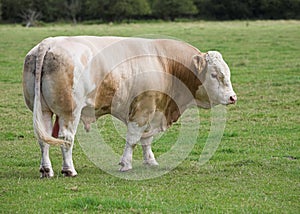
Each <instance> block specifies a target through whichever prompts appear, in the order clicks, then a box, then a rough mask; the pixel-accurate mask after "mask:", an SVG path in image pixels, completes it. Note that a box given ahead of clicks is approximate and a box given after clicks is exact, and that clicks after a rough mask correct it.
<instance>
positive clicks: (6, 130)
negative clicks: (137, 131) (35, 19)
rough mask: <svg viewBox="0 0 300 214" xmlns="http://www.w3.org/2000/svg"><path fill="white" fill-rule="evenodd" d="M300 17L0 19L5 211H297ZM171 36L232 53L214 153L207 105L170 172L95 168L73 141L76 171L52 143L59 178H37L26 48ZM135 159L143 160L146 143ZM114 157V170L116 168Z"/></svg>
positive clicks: (0, 178) (0, 173) (0, 164)
mask: <svg viewBox="0 0 300 214" xmlns="http://www.w3.org/2000/svg"><path fill="white" fill-rule="evenodd" d="M299 25H300V22H299V21H251V22H244V21H234V22H184V23H151V24H147V23H144V24H143V23H138V24H121V25H86V26H85V25H77V26H75V27H74V26H71V25H49V26H46V27H40V28H30V29H26V28H23V27H20V26H17V25H3V26H0V34H1V36H0V91H1V93H0V97H1V102H0V112H1V114H0V121H1V126H0V146H1V149H0V198H1V199H0V210H1V211H2V212H12V213H16V212H29V213H32V212H41V213H53V212H63V213H82V212H101V213H105V212H106V213H119V212H122V213H128V212H129V213H139V212H140V213H199V212H205V213H206V212H211V213H216V212H219V213H223V212H225V213H227V212H228V213H232V212H234V213H298V212H299V210H300V205H299V199H300V182H299V178H300V164H299V159H300V145H299V142H300V135H299V133H300V114H299V112H300V101H299V99H300V90H299V85H300V73H299V72H300V61H299V57H300V37H299V35H300V28H299ZM153 34H154V36H156V37H157V35H159V36H164V37H168V36H169V37H174V38H177V39H180V40H183V41H186V42H189V43H191V44H192V45H194V46H196V47H197V48H199V49H200V50H202V51H203V52H206V51H208V50H218V51H220V52H221V53H222V54H223V57H224V59H225V60H226V61H227V62H228V65H229V67H230V68H231V73H232V78H231V79H232V83H233V87H234V89H235V91H236V93H237V95H238V103H237V105H235V106H230V107H228V109H227V123H226V129H225V131H224V135H223V138H222V142H221V144H220V145H219V147H218V150H217V151H216V153H215V154H214V156H213V157H212V159H211V160H210V161H209V162H208V163H207V164H205V165H203V166H200V165H199V164H198V159H199V157H200V154H201V152H202V149H203V147H204V145H205V143H206V138H207V136H208V133H209V129H210V111H208V110H200V120H201V128H200V130H199V136H198V140H197V143H196V144H195V146H194V148H193V150H192V151H191V152H190V154H189V156H188V157H187V158H186V160H185V161H184V162H183V163H182V164H180V165H179V166H178V167H177V168H175V169H174V170H172V171H171V172H170V173H168V174H166V175H164V176H162V177H159V178H155V179H151V180H143V181H127V180H123V179H120V178H116V177H114V176H112V175H110V174H107V173H105V172H103V171H101V170H100V169H99V168H97V167H96V166H95V165H93V163H91V162H90V161H89V159H88V157H87V156H86V155H85V154H84V153H83V151H82V149H81V147H80V146H79V143H78V142H77V141H76V142H75V148H74V162H75V166H76V169H77V171H78V177H76V178H73V179H69V178H63V177H62V176H61V175H60V167H61V154H60V148H57V147H53V148H52V149H51V158H52V164H53V168H54V171H55V177H54V178H53V179H50V180H48V179H45V180H40V179H39V172H38V167H39V161H40V152H39V146H38V144H37V142H36V140H35V138H34V134H33V128H32V114H31V112H30V111H29V110H28V109H27V108H26V107H25V104H24V101H23V95H22V85H21V79H22V64H23V59H24V56H25V55H26V53H27V52H28V51H29V50H30V49H31V48H32V47H33V46H34V45H36V44H37V43H38V42H40V41H41V40H42V39H43V38H46V37H49V36H57V35H97V36H101V35H116V36H141V35H144V36H145V35H147V37H149V35H153ZM105 119H107V118H103V119H101V120H100V121H99V122H98V124H99V125H101V124H105V129H104V131H103V136H105V137H106V138H107V139H108V140H110V145H112V147H113V149H114V150H115V151H116V152H117V153H119V154H121V153H122V151H123V146H124V142H125V141H124V139H123V138H122V137H120V136H119V135H118V134H117V132H116V131H115V129H114V128H113V124H112V123H111V122H109V121H105ZM178 127H179V125H177V126H176V125H175V126H174V127H172V129H171V130H170V131H169V132H168V133H167V134H166V135H164V136H162V137H161V138H159V139H158V141H157V142H155V144H154V146H153V147H154V152H155V153H156V154H157V155H158V156H159V155H160V154H163V153H164V152H165V151H168V149H169V148H170V147H171V146H172V141H173V140H174V139H176V136H177V132H176V130H177V128H178ZM134 155H135V158H136V159H142V151H141V148H137V150H136V151H135V154H134ZM117 164H118V163H117V162H116V163H115V169H116V170H117V169H118V165H117Z"/></svg>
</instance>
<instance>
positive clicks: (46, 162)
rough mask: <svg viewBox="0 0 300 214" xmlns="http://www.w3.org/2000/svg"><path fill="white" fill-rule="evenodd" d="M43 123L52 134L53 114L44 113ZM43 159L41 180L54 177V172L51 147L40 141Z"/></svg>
mask: <svg viewBox="0 0 300 214" xmlns="http://www.w3.org/2000/svg"><path fill="white" fill-rule="evenodd" d="M43 121H44V123H45V127H46V130H47V132H48V133H49V134H51V133H52V113H51V112H44V113H43ZM39 144H40V148H41V153H42V159H41V165H40V173H41V178H50V177H53V176H54V172H53V169H52V165H51V161H50V157H49V147H50V145H49V144H47V143H44V142H41V141H39Z"/></svg>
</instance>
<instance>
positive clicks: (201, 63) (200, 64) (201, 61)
mask: <svg viewBox="0 0 300 214" xmlns="http://www.w3.org/2000/svg"><path fill="white" fill-rule="evenodd" d="M204 57H205V56H201V55H194V56H193V64H194V66H195V68H196V69H197V71H198V72H201V71H202V70H203V69H204V67H205V65H206V61H205V58H204Z"/></svg>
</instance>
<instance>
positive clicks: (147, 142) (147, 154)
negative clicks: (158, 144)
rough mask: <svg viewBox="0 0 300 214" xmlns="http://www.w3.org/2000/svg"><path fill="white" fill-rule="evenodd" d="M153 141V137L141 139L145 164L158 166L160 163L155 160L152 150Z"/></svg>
mask: <svg viewBox="0 0 300 214" xmlns="http://www.w3.org/2000/svg"><path fill="white" fill-rule="evenodd" d="M152 141H153V136H151V137H148V138H141V144H142V148H143V156H144V164H147V165H149V166H157V165H158V163H157V161H156V160H155V157H154V154H153V152H152V149H151V143H152Z"/></svg>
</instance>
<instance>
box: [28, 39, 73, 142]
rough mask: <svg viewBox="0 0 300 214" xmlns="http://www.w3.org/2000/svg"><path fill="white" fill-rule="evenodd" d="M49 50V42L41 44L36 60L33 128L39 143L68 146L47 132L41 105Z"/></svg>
mask: <svg viewBox="0 0 300 214" xmlns="http://www.w3.org/2000/svg"><path fill="white" fill-rule="evenodd" d="M48 50H49V44H48V42H47V40H44V41H42V42H41V43H40V45H39V47H38V54H37V60H36V70H35V89H34V90H35V96H34V107H33V127H34V133H35V135H36V137H37V139H38V140H39V141H42V142H44V143H47V144H50V145H67V144H69V142H67V141H64V140H62V139H58V138H54V137H52V136H51V134H49V133H48V132H47V131H46V127H45V122H44V121H43V112H42V104H41V76H42V67H43V63H44V58H45V55H46V53H47V51H48Z"/></svg>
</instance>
